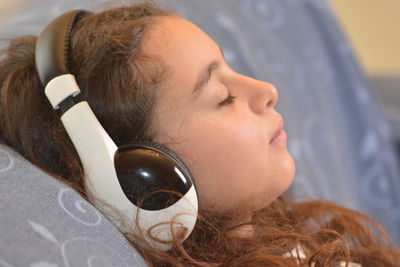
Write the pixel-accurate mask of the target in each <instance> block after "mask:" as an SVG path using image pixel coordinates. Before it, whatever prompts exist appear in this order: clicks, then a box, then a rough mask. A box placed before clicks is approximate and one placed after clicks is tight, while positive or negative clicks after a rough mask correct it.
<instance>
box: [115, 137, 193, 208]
mask: <svg viewBox="0 0 400 267" xmlns="http://www.w3.org/2000/svg"><path fill="white" fill-rule="evenodd" d="M114 164H115V169H116V172H117V176H118V180H119V183H120V185H121V187H122V189H123V191H124V193H125V195H126V197H127V198H128V199H129V200H130V201H131V202H132V203H133V204H135V205H136V206H139V207H140V208H142V209H146V210H160V209H164V208H167V207H169V206H171V205H173V204H174V203H176V202H177V201H178V200H179V199H181V198H182V196H184V195H185V194H186V193H187V192H188V191H189V189H190V188H191V187H192V176H191V174H190V171H189V169H188V168H187V167H186V166H185V165H184V163H183V161H181V160H180V159H179V158H178V156H177V155H176V154H175V153H173V152H172V151H170V150H169V149H167V148H166V147H164V146H162V145H160V144H157V143H150V142H148V143H145V144H135V145H128V146H123V147H119V148H118V150H117V152H116V153H115V158H114ZM139 201H140V202H139Z"/></svg>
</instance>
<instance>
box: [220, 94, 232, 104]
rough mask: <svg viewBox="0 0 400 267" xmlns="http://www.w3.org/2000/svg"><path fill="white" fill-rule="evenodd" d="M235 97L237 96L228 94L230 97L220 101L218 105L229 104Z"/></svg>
mask: <svg viewBox="0 0 400 267" xmlns="http://www.w3.org/2000/svg"><path fill="white" fill-rule="evenodd" d="M235 98H236V96H232V95H228V97H227V98H226V99H225V100H224V101H222V102H221V103H219V104H218V105H219V106H228V105H230V104H232V103H233V101H234V99H235Z"/></svg>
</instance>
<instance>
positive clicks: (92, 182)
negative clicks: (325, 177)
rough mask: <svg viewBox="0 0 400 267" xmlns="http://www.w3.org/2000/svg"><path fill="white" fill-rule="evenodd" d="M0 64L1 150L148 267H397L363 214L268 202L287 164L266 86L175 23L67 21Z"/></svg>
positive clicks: (160, 16) (142, 18) (73, 16)
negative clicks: (87, 211) (84, 208)
mask: <svg viewBox="0 0 400 267" xmlns="http://www.w3.org/2000/svg"><path fill="white" fill-rule="evenodd" d="M49 51H50V52H49ZM1 56H2V57H1V62H0V85H1V101H0V103H1V106H0V108H1V120H0V127H1V131H0V132H1V142H2V143H4V144H6V145H8V146H10V147H12V148H14V149H15V150H16V151H18V152H19V153H20V154H22V155H23V156H24V157H25V158H27V159H28V160H30V161H31V162H32V163H33V164H35V165H37V166H38V167H40V168H41V169H43V170H44V171H45V172H47V173H49V174H50V175H52V176H53V177H54V178H55V179H59V180H61V181H63V182H65V183H66V184H68V185H70V186H72V187H73V188H74V189H76V190H77V191H78V192H80V193H81V195H82V196H83V197H84V198H86V199H87V200H89V201H90V202H92V203H93V204H94V205H95V206H96V207H97V208H98V209H99V210H101V211H102V212H103V213H104V215H106V216H108V217H109V218H110V220H112V221H113V223H114V224H115V225H116V226H117V227H118V228H119V229H120V231H121V232H122V233H123V234H124V236H125V237H126V238H127V240H129V241H130V243H131V244H132V246H133V247H135V248H136V249H137V250H138V251H139V252H140V253H141V254H142V256H143V257H144V259H145V260H146V261H147V262H148V264H149V265H150V266H315V267H317V266H353V267H354V266H374V267H376V266H385V267H387V266H398V264H399V262H400V253H399V251H398V250H396V249H394V248H392V247H391V246H390V244H389V241H388V237H387V235H386V233H385V231H384V230H383V229H382V228H381V226H379V224H377V223H376V222H375V221H373V220H372V219H371V218H369V217H368V216H366V215H363V214H360V213H358V212H356V211H353V210H349V209H346V208H344V207H341V206H337V205H335V204H333V203H329V202H326V201H313V202H305V203H290V202H288V201H285V200H284V199H283V198H282V197H281V195H282V193H284V192H285V190H286V189H287V188H288V186H289V185H290V184H291V182H292V179H293V177H294V175H295V165H294V162H293V159H292V157H291V155H290V154H289V152H288V150H287V143H286V142H287V135H286V133H285V131H284V130H283V124H284V121H283V118H282V116H281V115H280V114H279V113H278V112H277V111H276V110H275V105H276V103H277V101H278V90H277V88H275V86H274V85H273V84H271V83H268V82H264V81H259V80H255V79H252V78H250V77H247V76H244V75H241V74H239V73H236V72H235V71H233V70H232V69H231V68H230V67H229V66H228V65H227V63H226V62H225V60H224V56H223V53H222V50H221V49H220V47H219V46H218V45H217V44H216V43H215V42H214V41H213V40H212V39H211V38H210V37H209V36H207V35H206V34H205V33H204V32H203V31H202V30H201V29H199V28H198V27H197V26H195V25H194V24H192V23H191V22H189V21H187V20H185V19H183V18H181V17H180V16H179V15H177V14H175V13H172V12H169V11H165V10H163V9H161V8H159V7H158V6H156V5H155V4H154V3H148V2H147V3H141V4H136V5H131V6H124V7H118V8H114V9H110V10H107V11H104V12H100V13H96V14H95V13H90V12H86V11H82V10H81V11H71V12H68V13H66V14H63V15H62V16H61V17H59V18H58V19H56V20H54V21H53V22H52V23H51V24H50V25H49V26H48V27H47V28H46V30H44V31H43V32H42V33H41V35H40V37H34V36H26V37H21V38H18V39H15V40H12V41H11V42H10V44H9V47H8V48H7V49H5V50H3V51H2V54H1ZM92 112H93V113H92ZM97 120H98V121H99V122H100V124H99V123H98V121H97ZM103 128H104V130H105V131H104V130H103ZM376 233H378V234H376Z"/></svg>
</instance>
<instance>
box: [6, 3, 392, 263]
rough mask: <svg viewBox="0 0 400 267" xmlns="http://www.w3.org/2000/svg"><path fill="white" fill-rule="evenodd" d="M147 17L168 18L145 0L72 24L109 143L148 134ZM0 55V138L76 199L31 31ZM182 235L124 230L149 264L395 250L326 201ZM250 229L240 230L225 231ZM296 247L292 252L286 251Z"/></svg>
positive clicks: (222, 221)
mask: <svg viewBox="0 0 400 267" xmlns="http://www.w3.org/2000/svg"><path fill="white" fill-rule="evenodd" d="M156 16H176V14H174V13H173V12H169V11H166V10H163V9H161V8H159V7H158V6H157V5H155V4H154V3H153V2H150V1H147V2H145V3H141V4H135V5H130V6H124V7H117V8H112V9H109V10H106V11H103V12H99V13H96V14H90V15H88V16H86V17H84V18H82V19H81V20H80V21H79V22H78V23H77V24H76V26H75V27H74V29H73V38H72V59H71V72H72V73H73V74H74V75H75V77H76V79H77V81H78V84H79V85H80V88H81V90H82V93H81V94H80V96H79V97H80V98H82V99H85V100H87V101H88V102H89V103H90V105H91V107H92V109H93V111H94V113H95V114H96V116H97V118H98V119H99V121H100V122H101V124H102V125H103V127H104V128H105V129H106V131H107V132H108V133H109V134H110V136H111V137H112V139H113V140H114V141H115V143H116V144H117V145H118V146H120V145H125V144H129V143H132V142H135V141H140V140H149V141H151V140H152V136H151V135H150V134H149V125H150V121H151V115H152V112H153V107H154V105H155V103H156V101H157V89H158V88H160V86H161V84H162V82H163V80H164V78H165V77H166V75H168V69H167V68H166V66H165V65H163V63H162V62H160V61H159V60H157V58H154V57H152V56H151V55H146V54H145V53H144V52H143V51H142V50H143V49H142V46H143V44H142V42H141V40H142V39H143V36H144V35H145V34H146V30H147V29H148V25H150V24H151V22H152V19H153V18H154V17H156ZM8 43H9V45H8V47H7V48H5V49H3V50H2V51H1V54H0V87H1V91H0V141H1V142H2V143H3V144H5V145H8V146H10V147H12V148H14V149H15V150H16V151H17V152H19V153H20V154H21V155H23V156H24V157H25V158H26V159H28V160H29V161H30V162H32V163H33V164H35V165H37V166H38V167H40V168H41V169H43V170H44V171H45V172H47V173H49V174H50V175H52V176H53V177H55V178H56V179H59V180H61V181H63V182H64V183H66V184H69V185H70V186H72V187H73V188H74V189H75V190H77V191H78V192H79V193H80V194H81V195H82V196H83V197H84V198H86V193H85V190H84V183H83V179H84V172H83V168H82V166H81V163H80V160H79V157H78V155H77V153H76V151H75V148H74V147H73V145H72V143H71V141H70V139H69V137H68V135H67V133H66V131H65V129H64V127H63V125H62V124H61V122H60V118H59V116H58V114H57V113H56V112H55V111H54V110H53V109H52V108H51V105H50V104H49V102H48V100H47V99H46V98H45V95H44V88H43V86H42V85H41V83H40V81H39V77H38V74H37V71H36V68H35V60H34V59H35V53H34V50H35V43H36V37H34V36H25V37H21V38H17V39H13V40H8ZM199 214H200V215H199V220H198V223H197V224H196V227H195V229H194V231H193V233H192V234H191V235H190V237H189V238H188V239H187V240H186V241H185V242H184V243H183V244H176V245H175V246H174V247H173V249H171V250H170V251H168V252H161V251H156V250H152V249H144V248H142V247H139V246H137V245H136V244H135V242H134V241H133V240H135V238H137V237H133V236H131V235H130V234H127V233H125V234H124V235H125V236H126V238H127V239H128V240H129V241H130V243H131V244H132V246H134V247H135V248H136V249H137V250H138V251H139V252H140V253H141V254H142V256H143V257H144V259H145V260H146V261H147V262H148V264H149V265H150V266H299V265H300V266H311V263H313V264H315V265H314V266H315V267H317V266H334V265H335V264H337V263H338V262H339V261H344V262H350V261H352V262H357V263H360V264H362V266H386V267H387V266H398V265H399V262H400V253H399V251H398V250H397V249H394V248H392V247H391V246H390V244H389V240H388V237H387V235H386V233H385V231H384V230H383V229H382V228H381V226H380V225H379V224H378V223H376V222H375V221H374V220H372V219H371V218H370V217H368V216H366V215H363V214H360V213H358V212H356V211H352V210H349V209H346V208H344V207H340V206H337V205H335V204H333V203H330V202H325V201H313V202H303V203H290V202H288V201H285V200H284V199H283V198H279V199H277V200H276V201H275V202H273V203H272V204H270V205H268V206H266V207H265V208H263V209H261V210H259V211H257V212H255V213H254V215H253V216H252V218H251V220H250V221H248V222H245V223H241V224H240V225H235V224H234V223H233V222H234V221H237V220H234V219H235V218H236V217H237V216H238V214H216V213H212V212H208V211H204V210H200V211H199ZM236 229H252V233H251V234H248V235H235V234H232V233H233V232H235V231H234V230H236ZM299 247H301V249H302V251H303V252H304V254H305V258H300V257H299V255H300V254H298V255H297V256H296V255H295V254H292V256H285V255H287V253H288V252H289V251H292V250H293V249H296V248H299Z"/></svg>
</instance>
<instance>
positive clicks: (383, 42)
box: [328, 0, 400, 151]
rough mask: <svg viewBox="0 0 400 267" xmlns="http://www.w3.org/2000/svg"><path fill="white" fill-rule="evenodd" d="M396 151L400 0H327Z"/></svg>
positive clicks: (399, 121)
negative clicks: (389, 128) (390, 132)
mask: <svg viewBox="0 0 400 267" xmlns="http://www.w3.org/2000/svg"><path fill="white" fill-rule="evenodd" d="M328 2H329V3H330V5H331V7H332V9H333V11H334V12H335V13H336V17H337V19H338V21H339V23H340V24H341V26H342V30H343V31H344V32H345V34H346V36H347V38H348V41H349V42H350V43H351V45H352V46H353V49H354V51H353V52H354V53H355V55H356V56H357V58H358V60H359V63H360V65H361V66H362V67H363V69H364V71H365V72H366V74H367V75H368V76H369V77H370V82H371V83H372V85H373V86H372V87H373V89H374V93H375V96H376V99H377V102H378V104H379V105H380V107H381V109H382V112H383V115H384V116H385V117H386V118H387V119H388V120H389V122H390V123H391V125H392V126H393V133H394V134H395V136H396V139H397V145H398V150H399V151H400V145H399V144H400V143H399V140H400V1H398V0H380V1H374V0H351V1H349V0H329V1H328Z"/></svg>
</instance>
